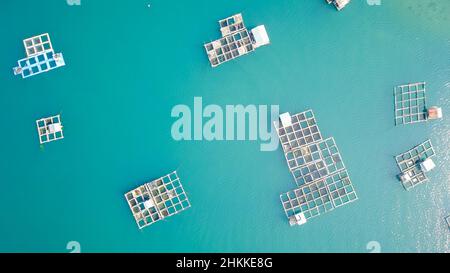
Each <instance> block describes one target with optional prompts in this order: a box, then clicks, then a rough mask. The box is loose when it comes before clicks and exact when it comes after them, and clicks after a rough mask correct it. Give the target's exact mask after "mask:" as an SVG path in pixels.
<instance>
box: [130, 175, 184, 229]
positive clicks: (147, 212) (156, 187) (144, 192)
mask: <svg viewBox="0 0 450 273" xmlns="http://www.w3.org/2000/svg"><path fill="white" fill-rule="evenodd" d="M125 199H126V200H127V203H128V205H129V206H130V209H131V211H132V213H133V216H134V219H135V221H136V224H137V225H138V227H139V229H142V228H144V227H147V226H149V225H151V224H154V223H156V222H158V221H161V220H163V219H164V218H166V217H169V216H172V215H175V214H178V213H180V212H182V211H184V210H185V209H187V208H189V207H190V206H191V204H190V203H189V200H188V198H187V195H186V193H185V192H184V189H183V186H182V185H181V182H180V178H179V177H178V174H177V172H176V171H175V172H172V173H170V174H168V175H166V176H163V177H161V178H158V179H156V180H153V181H151V182H148V183H145V184H143V185H142V186H139V187H137V188H136V189H134V190H132V191H130V192H128V193H126V194H125Z"/></svg>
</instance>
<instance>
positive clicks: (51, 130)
mask: <svg viewBox="0 0 450 273" xmlns="http://www.w3.org/2000/svg"><path fill="white" fill-rule="evenodd" d="M36 126H37V130H38V134H39V142H40V143H41V144H44V143H47V142H51V141H55V140H59V139H63V138H64V133H63V127H62V124H61V116H60V115H57V116H53V117H48V118H43V119H39V120H36Z"/></svg>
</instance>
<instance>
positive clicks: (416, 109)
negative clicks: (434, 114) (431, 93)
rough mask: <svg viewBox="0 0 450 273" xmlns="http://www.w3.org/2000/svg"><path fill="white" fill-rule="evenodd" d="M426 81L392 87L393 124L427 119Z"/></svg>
mask: <svg viewBox="0 0 450 273" xmlns="http://www.w3.org/2000/svg"><path fill="white" fill-rule="evenodd" d="M425 87H426V83H425V82H419V83H411V84H406V85H400V86H397V87H395V88H394V98H395V99H394V100H395V125H401V124H411V123H417V122H423V121H427V106H426V93H425V91H426V88H425Z"/></svg>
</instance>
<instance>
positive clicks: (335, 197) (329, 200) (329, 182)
mask: <svg viewBox="0 0 450 273" xmlns="http://www.w3.org/2000/svg"><path fill="white" fill-rule="evenodd" d="M280 199H281V202H282V204H283V208H284V211H285V213H286V216H287V217H288V219H289V222H290V223H291V225H295V224H298V223H296V221H294V219H298V218H300V219H305V220H308V219H310V218H313V217H316V216H319V215H321V214H324V213H326V212H329V211H332V210H334V209H335V208H337V207H340V206H343V205H346V204H348V203H350V202H352V201H355V200H357V199H358V197H357V195H356V192H355V189H354V188H353V184H352V182H351V180H350V177H349V176H348V173H347V171H346V170H343V171H340V172H335V173H334V175H331V176H328V177H326V178H324V179H319V180H315V182H311V183H308V184H306V185H304V186H301V187H299V188H297V189H295V190H292V191H289V192H287V193H283V194H281V195H280ZM297 215H300V217H298V216H297ZM304 222H305V223H306V221H304Z"/></svg>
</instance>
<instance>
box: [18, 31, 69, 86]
mask: <svg viewBox="0 0 450 273" xmlns="http://www.w3.org/2000/svg"><path fill="white" fill-rule="evenodd" d="M23 45H24V47H25V52H26V56H27V57H26V58H23V59H21V60H19V61H18V62H17V63H18V66H16V67H14V68H13V71H14V75H21V76H22V78H28V77H31V76H35V75H38V74H41V73H44V72H48V71H50V70H53V69H56V68H58V67H62V66H65V65H66V63H65V61H64V56H63V54H62V53H55V51H54V50H53V46H52V42H51V40H50V36H49V35H48V33H45V34H41V35H38V36H34V37H31V38H27V39H25V40H23Z"/></svg>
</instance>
